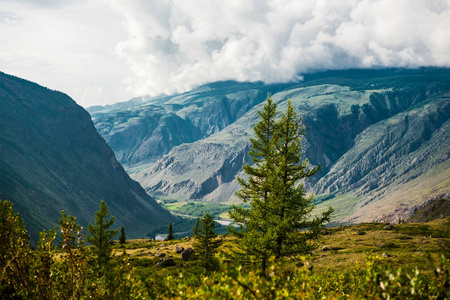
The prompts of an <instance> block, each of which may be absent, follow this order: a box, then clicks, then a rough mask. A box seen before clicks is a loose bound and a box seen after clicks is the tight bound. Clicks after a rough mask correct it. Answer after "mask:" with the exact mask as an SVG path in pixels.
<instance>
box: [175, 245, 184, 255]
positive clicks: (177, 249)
mask: <svg viewBox="0 0 450 300" xmlns="http://www.w3.org/2000/svg"><path fill="white" fill-rule="evenodd" d="M183 251H184V248H183V247H179V246H177V248H176V249H175V252H176V253H177V254H181V252H183Z"/></svg>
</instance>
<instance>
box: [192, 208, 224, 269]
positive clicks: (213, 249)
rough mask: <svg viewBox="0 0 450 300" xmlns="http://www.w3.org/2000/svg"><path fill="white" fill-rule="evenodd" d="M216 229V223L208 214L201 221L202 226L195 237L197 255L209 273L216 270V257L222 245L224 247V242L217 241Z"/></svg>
mask: <svg viewBox="0 0 450 300" xmlns="http://www.w3.org/2000/svg"><path fill="white" fill-rule="evenodd" d="M214 227H216V222H215V221H214V220H213V218H212V217H211V215H210V214H209V213H207V214H206V215H205V216H204V217H203V218H202V219H201V225H200V226H199V228H198V231H197V234H196V235H195V242H194V249H195V253H196V254H197V255H198V256H199V258H200V261H201V265H202V266H203V267H204V268H205V270H207V271H210V270H213V269H215V267H216V263H215V259H214V255H215V254H216V253H217V251H218V248H219V247H220V245H222V240H220V239H219V240H218V239H216V237H217V234H216V233H215V232H214Z"/></svg>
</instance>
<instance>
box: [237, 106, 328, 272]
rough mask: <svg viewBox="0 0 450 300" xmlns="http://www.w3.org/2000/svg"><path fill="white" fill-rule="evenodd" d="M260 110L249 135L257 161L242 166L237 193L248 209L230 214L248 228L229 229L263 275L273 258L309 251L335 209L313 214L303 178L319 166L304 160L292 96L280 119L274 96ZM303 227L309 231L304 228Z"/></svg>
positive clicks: (313, 172)
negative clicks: (238, 239)
mask: <svg viewBox="0 0 450 300" xmlns="http://www.w3.org/2000/svg"><path fill="white" fill-rule="evenodd" d="M258 114H259V116H260V118H261V120H260V121H259V122H258V123H257V124H256V126H255V127H254V130H255V136H256V138H255V139H250V142H251V144H252V148H251V150H250V152H249V155H250V157H251V159H252V162H253V165H252V166H249V165H245V166H244V167H243V170H244V172H245V173H246V174H247V175H248V179H247V180H244V179H242V178H238V182H239V184H240V185H241V190H240V191H239V192H237V196H238V197H239V198H241V199H242V200H243V201H244V203H249V204H250V209H246V208H243V207H238V206H233V207H232V210H230V211H229V215H230V217H231V218H232V219H233V220H234V221H235V222H236V223H240V224H244V226H245V231H244V232H238V231H237V230H236V229H234V228H233V227H231V228H230V231H231V232H232V233H234V234H235V235H236V236H239V237H241V240H240V247H239V248H240V249H241V250H242V254H244V255H245V256H247V257H253V258H254V259H256V261H257V262H259V263H260V265H261V275H262V276H265V272H266V268H267V261H268V259H269V258H270V257H272V256H275V258H276V259H279V258H281V257H285V256H292V255H296V254H302V253H308V252H309V251H311V250H312V249H313V248H314V247H315V245H314V244H313V243H311V240H313V239H314V238H315V237H317V235H318V234H319V232H320V228H321V227H322V224H323V223H324V222H326V221H328V220H329V216H330V214H331V213H332V211H333V210H332V209H331V208H330V209H329V210H328V211H326V212H325V213H323V214H322V216H320V217H316V218H312V219H311V217H310V214H311V212H312V210H313V208H314V206H313V205H312V202H311V201H312V196H310V197H306V196H305V191H304V189H303V185H302V180H304V179H306V178H308V177H310V176H312V175H314V174H315V173H316V172H317V171H318V168H311V169H308V167H307V163H308V161H307V160H303V159H302V146H301V137H302V136H303V135H304V127H303V126H301V118H299V117H297V114H296V112H295V110H294V108H293V106H292V104H291V103H290V101H288V104H287V110H286V112H284V113H283V114H282V115H281V118H280V119H278V120H276V119H275V118H276V116H277V112H276V104H275V103H274V102H273V100H272V99H271V97H268V99H267V102H266V104H265V105H264V110H263V111H261V112H258ZM304 229H308V231H306V232H301V231H304Z"/></svg>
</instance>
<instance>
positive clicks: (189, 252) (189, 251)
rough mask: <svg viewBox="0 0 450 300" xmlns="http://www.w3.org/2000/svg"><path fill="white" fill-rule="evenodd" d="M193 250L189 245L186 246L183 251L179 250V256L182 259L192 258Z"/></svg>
mask: <svg viewBox="0 0 450 300" xmlns="http://www.w3.org/2000/svg"><path fill="white" fill-rule="evenodd" d="M194 254H195V251H194V249H192V248H191V247H189V248H187V249H186V250H184V251H183V252H181V258H182V259H183V260H184V261H188V260H192V259H193V258H194V257H193V256H194Z"/></svg>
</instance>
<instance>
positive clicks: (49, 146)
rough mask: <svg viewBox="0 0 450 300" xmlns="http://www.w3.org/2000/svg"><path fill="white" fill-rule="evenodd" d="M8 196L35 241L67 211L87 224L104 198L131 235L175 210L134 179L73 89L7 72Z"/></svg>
mask: <svg viewBox="0 0 450 300" xmlns="http://www.w3.org/2000/svg"><path fill="white" fill-rule="evenodd" d="M0 113H1V116H0V200H10V201H12V202H13V204H14V209H15V211H16V212H19V214H20V216H21V217H22V218H23V219H24V222H25V225H26V226H27V229H28V232H29V234H30V235H31V238H32V240H34V241H36V240H37V239H38V236H39V232H40V231H41V230H43V229H49V228H53V227H55V226H57V225H58V220H59V219H60V218H61V211H62V210H64V211H65V213H66V214H69V215H72V216H75V217H76V218H77V222H78V224H81V225H82V226H84V227H85V228H86V226H87V224H88V223H94V220H95V214H94V213H95V212H96V211H98V210H99V207H100V201H101V200H104V201H105V202H106V204H107V205H108V208H109V211H110V212H111V214H112V215H113V216H115V217H116V222H115V225H114V226H121V225H124V227H125V230H126V233H127V235H128V236H129V237H136V238H137V237H140V236H143V235H145V234H147V233H148V232H150V231H152V230H154V229H155V228H158V227H160V226H162V225H167V224H168V223H169V222H170V221H172V220H174V217H173V216H172V215H171V214H170V213H169V212H167V211H166V210H165V209H163V208H162V207H161V206H160V205H159V204H157V203H156V202H155V200H154V199H152V198H151V197H150V196H149V195H148V194H147V193H146V192H145V191H144V189H143V188H142V187H141V186H140V185H139V183H137V182H135V181H134V180H132V179H131V178H130V177H129V176H128V174H127V173H126V172H125V170H124V169H123V167H122V166H121V165H120V164H119V162H118V161H117V160H116V158H115V155H114V153H113V151H112V150H111V148H110V147H109V146H108V145H107V144H106V142H105V140H104V139H103V138H102V137H101V136H100V135H99V134H98V132H97V131H96V129H95V127H94V124H93V123H92V120H91V116H90V115H89V113H87V112H86V110H84V109H83V108H82V107H80V106H78V105H77V104H76V103H75V101H73V100H72V99H71V98H70V97H69V96H67V95H65V94H63V93H61V92H57V91H53V90H50V89H47V88H45V87H42V86H39V85H38V84H35V83H32V82H29V81H26V80H23V79H20V78H17V77H14V76H10V75H7V74H4V73H0Z"/></svg>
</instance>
